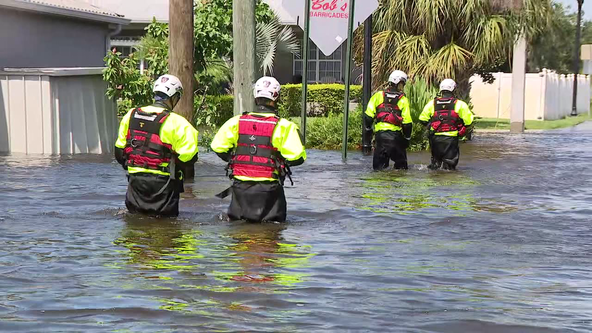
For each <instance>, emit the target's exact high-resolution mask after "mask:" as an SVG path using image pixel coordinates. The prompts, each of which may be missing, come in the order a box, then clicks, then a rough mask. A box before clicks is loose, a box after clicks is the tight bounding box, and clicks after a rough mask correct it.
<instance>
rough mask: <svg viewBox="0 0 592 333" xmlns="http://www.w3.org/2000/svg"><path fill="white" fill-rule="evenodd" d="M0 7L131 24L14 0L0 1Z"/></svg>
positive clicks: (124, 19)
mask: <svg viewBox="0 0 592 333" xmlns="http://www.w3.org/2000/svg"><path fill="white" fill-rule="evenodd" d="M1 7H4V8H10V9H15V10H22V11H28V12H34V13H40V14H48V15H58V16H65V17H70V18H75V19H80V20H87V21H94V22H103V23H111V24H121V25H127V24H129V23H130V22H131V20H129V19H126V18H124V17H117V16H110V15H101V14H95V13H91V12H85V11H80V10H75V9H69V8H61V7H55V6H49V5H42V4H38V3H33V2H22V1H15V0H0V8H1Z"/></svg>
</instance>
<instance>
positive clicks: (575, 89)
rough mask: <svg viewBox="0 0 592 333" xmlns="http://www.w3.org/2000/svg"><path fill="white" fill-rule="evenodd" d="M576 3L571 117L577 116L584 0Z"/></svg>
mask: <svg viewBox="0 0 592 333" xmlns="http://www.w3.org/2000/svg"><path fill="white" fill-rule="evenodd" d="M577 1H578V22H577V25H576V47H575V52H574V64H573V66H574V68H573V70H574V82H573V96H572V101H571V115H572V116H577V115H578V74H580V48H581V46H580V44H581V41H580V38H581V32H582V5H583V4H584V0H577Z"/></svg>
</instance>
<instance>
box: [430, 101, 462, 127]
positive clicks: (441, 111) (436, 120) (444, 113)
mask: <svg viewBox="0 0 592 333" xmlns="http://www.w3.org/2000/svg"><path fill="white" fill-rule="evenodd" d="M456 101H457V99H456V98H454V97H448V98H442V97H439V98H436V99H435V100H434V116H433V117H432V120H431V126H432V129H433V130H434V131H435V132H436V133H443V132H453V131H458V130H460V129H461V127H462V126H463V125H462V120H461V119H460V117H459V116H458V113H456V111H455V107H456Z"/></svg>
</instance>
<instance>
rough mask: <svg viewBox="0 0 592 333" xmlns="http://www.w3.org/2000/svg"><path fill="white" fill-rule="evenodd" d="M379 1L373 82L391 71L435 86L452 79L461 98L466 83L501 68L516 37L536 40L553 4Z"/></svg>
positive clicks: (539, 0)
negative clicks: (519, 5)
mask: <svg viewBox="0 0 592 333" xmlns="http://www.w3.org/2000/svg"><path fill="white" fill-rule="evenodd" d="M514 2H515V1H513V0H509V1H505V2H504V1H501V0H463V1H460V0H437V1H436V0H382V4H381V5H382V6H381V8H380V9H379V10H378V11H377V13H376V14H375V22H376V23H375V25H374V28H373V29H374V41H373V43H374V45H373V48H374V59H373V66H372V67H373V76H375V77H377V80H374V82H377V83H380V81H383V82H384V81H385V79H386V77H387V76H388V73H390V71H392V69H395V68H398V69H402V70H405V71H407V72H408V73H409V74H410V75H412V76H419V77H423V78H425V79H426V80H427V81H428V82H430V83H432V84H434V83H435V82H437V81H439V80H441V79H444V78H453V79H455V80H456V81H457V82H458V83H459V90H460V91H461V93H463V92H464V93H465V94H466V93H467V92H468V88H469V85H468V81H469V78H470V77H471V76H472V75H473V74H475V73H479V72H487V71H489V70H493V69H495V68H496V67H499V66H500V65H501V64H503V63H504V62H505V61H506V60H507V58H508V55H509V54H510V53H511V50H512V47H513V43H514V41H515V39H516V36H517V34H518V32H524V33H526V35H527V36H534V35H536V34H537V33H538V31H539V29H541V28H543V27H544V26H546V25H547V24H548V23H549V21H550V20H549V17H550V15H549V14H550V13H551V10H552V7H551V0H524V7H523V8H522V9H521V10H516V11H512V10H511V9H510V8H511V7H512V6H511V5H512V4H513V3H514Z"/></svg>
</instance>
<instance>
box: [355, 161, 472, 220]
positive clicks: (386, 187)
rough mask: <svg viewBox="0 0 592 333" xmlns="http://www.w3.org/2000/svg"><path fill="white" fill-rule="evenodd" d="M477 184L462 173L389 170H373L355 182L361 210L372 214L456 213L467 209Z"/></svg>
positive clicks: (469, 207) (469, 206)
mask: <svg viewBox="0 0 592 333" xmlns="http://www.w3.org/2000/svg"><path fill="white" fill-rule="evenodd" d="M477 185H478V183H477V182H476V181H474V180H472V179H471V178H470V177H469V176H468V175H467V174H466V173H461V172H447V171H436V172H431V171H430V172H425V171H390V172H374V173H371V174H369V175H368V176H366V177H364V178H362V181H361V182H360V183H359V184H358V186H359V189H357V190H358V191H361V193H362V197H363V198H364V200H363V203H362V207H361V208H362V209H365V210H370V211H373V212H375V213H399V214H409V213H412V212H413V213H416V212H421V211H422V210H425V209H431V208H446V209H450V210H453V211H457V212H462V211H467V210H470V209H471V204H472V203H474V202H475V200H474V199H473V191H474V188H475V187H476V186H477Z"/></svg>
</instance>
